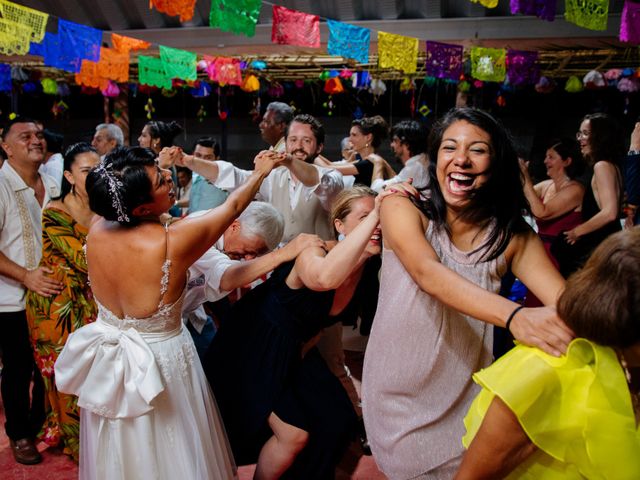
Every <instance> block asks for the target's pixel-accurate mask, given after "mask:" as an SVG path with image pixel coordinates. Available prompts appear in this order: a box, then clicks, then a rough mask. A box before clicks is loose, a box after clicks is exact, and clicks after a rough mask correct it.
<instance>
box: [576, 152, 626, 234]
mask: <svg viewBox="0 0 640 480" xmlns="http://www.w3.org/2000/svg"><path fill="white" fill-rule="evenodd" d="M593 181H594V183H595V184H596V188H595V190H596V191H597V192H598V200H599V204H600V211H599V212H598V213H596V214H595V215H594V216H593V217H591V218H590V219H589V220H587V221H586V222H584V223H581V224H580V225H578V226H577V227H576V228H574V229H573V230H570V231H568V232H566V236H567V241H568V242H569V243H575V242H576V240H578V238H580V237H581V236H583V235H586V234H587V233H591V232H594V231H596V230H598V229H599V228H601V227H603V226H605V225H606V224H607V223H609V222H612V221H613V220H615V219H616V218H618V214H619V213H620V212H619V202H620V184H619V182H618V170H617V169H616V167H615V166H614V165H613V164H612V163H610V162H604V161H602V162H598V163H596V164H595V165H594V167H593Z"/></svg>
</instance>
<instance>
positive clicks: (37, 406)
mask: <svg viewBox="0 0 640 480" xmlns="http://www.w3.org/2000/svg"><path fill="white" fill-rule="evenodd" d="M0 349H2V384H1V385H0V391H1V393H2V403H3V404H4V410H5V414H6V417H7V422H6V423H5V424H4V428H5V431H6V433H7V436H8V437H9V438H10V439H11V440H20V439H21V438H33V437H35V435H36V434H37V433H38V432H39V431H40V428H42V424H43V423H44V418H45V412H44V410H45V409H44V383H43V382H42V376H41V375H40V371H39V370H38V369H37V368H36V365H35V361H34V359H33V350H32V349H31V342H30V340H29V326H28V324H27V316H26V312H25V311H24V310H22V311H20V312H0ZM32 379H33V390H32V391H31V395H30V392H29V389H30V385H31V380H32ZM30 396H31V398H30Z"/></svg>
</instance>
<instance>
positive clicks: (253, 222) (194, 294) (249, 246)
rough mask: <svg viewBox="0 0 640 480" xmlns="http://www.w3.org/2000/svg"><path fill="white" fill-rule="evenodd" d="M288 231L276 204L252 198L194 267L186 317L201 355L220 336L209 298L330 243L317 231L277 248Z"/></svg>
mask: <svg viewBox="0 0 640 480" xmlns="http://www.w3.org/2000/svg"><path fill="white" fill-rule="evenodd" d="M203 213H204V212H198V213H195V214H193V215H199V214H203ZM283 232H284V219H283V218H282V215H281V214H280V213H279V212H278V211H277V210H276V209H275V208H274V207H273V206H272V205H270V204H268V203H265V202H251V203H250V204H249V206H248V207H247V208H246V209H245V211H244V212H242V214H241V215H240V216H239V217H238V218H237V219H236V220H234V222H233V223H232V224H231V225H230V226H229V227H228V228H227V230H225V232H224V234H223V235H222V237H220V239H219V240H218V241H217V242H216V244H215V245H214V246H213V247H211V248H210V249H209V250H208V251H207V252H206V253H205V254H204V255H203V256H202V257H200V259H199V260H198V261H197V262H195V263H194V264H193V265H192V266H191V267H190V268H189V283H188V285H187V293H186V295H185V300H184V303H183V305H182V315H183V319H184V320H185V321H186V322H187V327H188V328H189V331H190V332H191V335H192V337H193V339H194V342H195V344H196V348H197V349H198V354H199V355H201V356H202V354H203V353H204V351H206V348H207V347H208V346H209V343H211V340H212V339H213V335H214V334H215V328H214V326H213V322H212V320H211V319H210V318H208V317H207V315H206V313H205V312H204V308H203V307H202V305H203V304H204V303H205V302H217V301H218V300H221V299H223V298H225V297H226V296H227V295H229V293H230V292H232V291H234V290H236V289H237V288H241V287H244V286H246V285H249V284H250V283H252V282H253V281H255V280H257V279H259V278H261V277H262V276H263V275H266V274H267V273H269V272H271V271H272V270H273V269H275V268H276V267H277V266H279V265H280V264H282V263H284V262H287V261H289V260H293V259H294V258H295V257H296V256H297V255H298V254H299V253H300V252H301V251H302V250H303V249H305V248H307V247H310V246H314V245H315V246H324V242H323V241H322V240H320V238H319V237H317V236H316V235H308V234H301V235H299V236H298V237H296V238H295V239H294V240H293V241H291V242H289V243H288V244H287V245H285V246H284V247H283V248H280V249H278V250H275V251H272V250H274V248H276V247H277V245H278V244H279V243H280V240H281V238H282V233H283ZM267 252H271V253H267Z"/></svg>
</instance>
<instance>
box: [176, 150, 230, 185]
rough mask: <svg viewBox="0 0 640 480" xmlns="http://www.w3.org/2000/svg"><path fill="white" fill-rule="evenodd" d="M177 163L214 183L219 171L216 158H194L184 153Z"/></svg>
mask: <svg viewBox="0 0 640 480" xmlns="http://www.w3.org/2000/svg"><path fill="white" fill-rule="evenodd" d="M177 163H181V164H182V165H183V166H185V167H187V168H188V169H189V170H192V171H194V172H196V173H197V174H198V175H200V176H202V177H204V178H206V179H207V180H209V181H210V182H211V183H215V181H216V180H217V179H218V175H219V173H220V170H219V168H218V161H217V160H214V161H211V160H204V159H202V158H196V157H194V156H193V155H185V156H184V157H183V158H182V162H177Z"/></svg>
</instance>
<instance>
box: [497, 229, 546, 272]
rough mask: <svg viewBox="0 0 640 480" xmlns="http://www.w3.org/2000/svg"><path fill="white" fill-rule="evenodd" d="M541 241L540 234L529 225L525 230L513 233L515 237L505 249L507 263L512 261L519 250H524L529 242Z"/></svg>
mask: <svg viewBox="0 0 640 480" xmlns="http://www.w3.org/2000/svg"><path fill="white" fill-rule="evenodd" d="M536 241H539V238H538V235H537V234H536V232H534V231H533V229H532V228H531V227H530V226H528V225H527V228H526V230H524V231H523V232H519V233H516V234H514V235H513V238H512V239H511V241H510V242H509V245H507V248H506V250H505V251H504V255H505V258H506V259H507V263H509V264H510V263H511V260H513V257H514V255H516V254H517V253H518V252H521V251H522V250H524V248H525V247H526V246H527V245H528V244H529V242H536Z"/></svg>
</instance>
